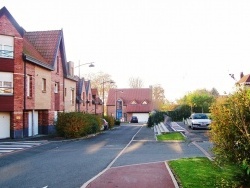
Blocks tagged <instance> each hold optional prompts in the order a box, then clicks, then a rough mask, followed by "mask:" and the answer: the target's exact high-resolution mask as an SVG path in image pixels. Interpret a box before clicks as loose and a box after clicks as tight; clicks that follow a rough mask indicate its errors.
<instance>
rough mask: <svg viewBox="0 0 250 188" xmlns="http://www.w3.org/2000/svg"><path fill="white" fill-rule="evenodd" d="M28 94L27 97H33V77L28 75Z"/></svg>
mask: <svg viewBox="0 0 250 188" xmlns="http://www.w3.org/2000/svg"><path fill="white" fill-rule="evenodd" d="M26 83H27V84H26V94H27V97H32V76H31V75H27V77H26Z"/></svg>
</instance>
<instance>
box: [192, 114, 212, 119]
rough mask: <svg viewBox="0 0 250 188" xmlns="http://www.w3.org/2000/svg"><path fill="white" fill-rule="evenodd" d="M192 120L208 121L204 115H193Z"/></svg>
mask: <svg viewBox="0 0 250 188" xmlns="http://www.w3.org/2000/svg"><path fill="white" fill-rule="evenodd" d="M193 119H208V117H207V115H206V114H194V115H193Z"/></svg>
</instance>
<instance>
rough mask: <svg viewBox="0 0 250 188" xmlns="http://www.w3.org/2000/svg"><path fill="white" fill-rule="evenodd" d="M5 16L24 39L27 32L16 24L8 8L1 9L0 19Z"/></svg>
mask: <svg viewBox="0 0 250 188" xmlns="http://www.w3.org/2000/svg"><path fill="white" fill-rule="evenodd" d="M3 15H5V16H7V18H8V20H9V21H10V22H11V23H12V25H13V26H14V27H15V28H16V30H17V32H18V33H19V34H20V35H21V36H22V37H23V34H24V32H25V30H24V29H23V28H22V27H21V26H20V25H19V24H18V23H17V22H16V20H15V19H14V17H13V16H12V15H11V14H10V12H9V11H8V10H7V8H6V7H3V8H1V9H0V17H2V16H3Z"/></svg>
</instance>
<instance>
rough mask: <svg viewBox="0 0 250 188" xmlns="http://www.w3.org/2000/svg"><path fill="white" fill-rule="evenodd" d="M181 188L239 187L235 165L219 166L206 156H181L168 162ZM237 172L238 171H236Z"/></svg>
mask: <svg viewBox="0 0 250 188" xmlns="http://www.w3.org/2000/svg"><path fill="white" fill-rule="evenodd" d="M168 164H169V166H170V168H171V170H172V172H173V174H174V175H175V176H176V179H177V182H179V184H180V187H182V188H194V187H195V188H204V187H206V188H215V187H217V188H220V187H230V188H231V187H240V186H239V185H240V182H239V181H237V179H236V176H235V175H236V174H239V173H240V171H239V169H238V168H237V167H236V166H227V167H223V168H220V167H218V166H217V165H215V164H214V162H212V161H210V160H208V159H207V158H202V157H197V158H183V159H178V160H173V161H169V162H168ZM237 172H238V173H237Z"/></svg>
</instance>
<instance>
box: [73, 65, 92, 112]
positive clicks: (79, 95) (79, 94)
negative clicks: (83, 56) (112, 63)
mask: <svg viewBox="0 0 250 188" xmlns="http://www.w3.org/2000/svg"><path fill="white" fill-rule="evenodd" d="M83 65H89V67H94V66H95V65H94V62H90V63H83V64H80V61H79V64H78V66H76V67H75V68H77V67H79V72H78V77H79V80H80V66H83ZM79 83H80V82H78V84H79ZM78 91H79V89H78ZM77 93H78V92H77ZM78 97H79V101H78V112H80V103H81V102H80V99H81V93H78ZM84 102H85V101H84ZM87 105H88V103H87ZM87 111H88V106H87Z"/></svg>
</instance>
